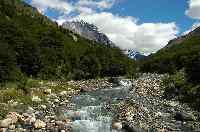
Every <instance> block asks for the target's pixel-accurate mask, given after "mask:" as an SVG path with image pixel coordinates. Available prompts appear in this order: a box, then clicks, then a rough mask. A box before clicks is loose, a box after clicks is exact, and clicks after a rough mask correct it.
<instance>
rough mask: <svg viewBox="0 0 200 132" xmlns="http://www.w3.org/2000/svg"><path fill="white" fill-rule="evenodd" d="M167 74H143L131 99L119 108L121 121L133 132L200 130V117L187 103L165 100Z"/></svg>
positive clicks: (132, 91) (186, 131) (133, 90)
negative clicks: (164, 86)
mask: <svg viewBox="0 0 200 132" xmlns="http://www.w3.org/2000/svg"><path fill="white" fill-rule="evenodd" d="M164 78H165V75H157V74H143V75H141V76H140V77H139V78H138V79H136V80H134V82H133V83H134V85H135V86H134V88H133V89H132V90H131V91H130V94H129V99H128V100H125V101H122V102H121V103H120V105H119V106H118V111H119V114H118V116H117V119H118V120H121V121H122V122H123V123H124V128H125V129H126V130H130V131H153V132H169V131H181V132H193V131H199V130H200V114H199V112H197V111H195V110H193V109H191V108H190V107H189V106H188V105H187V104H182V103H180V102H179V101H177V100H166V99H164V98H163V96H164V95H163V94H164V89H163V84H162V80H163V79H164Z"/></svg>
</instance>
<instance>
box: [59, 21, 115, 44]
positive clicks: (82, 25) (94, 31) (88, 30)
mask: <svg viewBox="0 0 200 132" xmlns="http://www.w3.org/2000/svg"><path fill="white" fill-rule="evenodd" d="M63 27H64V28H66V29H68V30H70V31H72V32H74V33H76V34H79V35H81V36H83V37H84V38H86V39H89V40H93V41H96V42H98V43H101V44H105V45H110V46H111V45H113V43H112V42H111V41H110V40H109V38H108V37H107V36H106V35H105V34H103V33H100V32H99V31H98V28H97V27H96V26H95V25H93V24H89V23H87V22H84V21H80V22H79V21H77V22H75V21H73V22H65V23H64V24H63ZM73 39H74V37H73ZM74 41H77V40H76V39H74Z"/></svg>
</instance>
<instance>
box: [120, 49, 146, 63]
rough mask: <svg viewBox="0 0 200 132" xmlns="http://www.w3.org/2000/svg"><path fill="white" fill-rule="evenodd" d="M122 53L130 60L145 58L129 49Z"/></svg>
mask: <svg viewBox="0 0 200 132" xmlns="http://www.w3.org/2000/svg"><path fill="white" fill-rule="evenodd" d="M124 53H125V54H126V55H128V57H129V58H131V59H134V60H136V61H137V60H142V59H144V58H146V56H145V55H143V54H141V53H140V52H138V51H135V50H131V49H128V50H124Z"/></svg>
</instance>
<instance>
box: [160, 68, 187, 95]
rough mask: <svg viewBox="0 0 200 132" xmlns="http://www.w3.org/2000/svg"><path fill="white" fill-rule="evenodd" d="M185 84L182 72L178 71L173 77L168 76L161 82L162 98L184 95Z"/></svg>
mask: <svg viewBox="0 0 200 132" xmlns="http://www.w3.org/2000/svg"><path fill="white" fill-rule="evenodd" d="M185 84H186V78H185V72H184V70H181V71H178V72H176V73H175V74H173V75H170V76H168V77H167V78H166V79H164V80H163V85H164V90H165V92H164V96H165V97H166V98H168V99H170V98H174V97H176V96H177V97H178V96H179V95H181V94H184V92H185V90H184V87H185Z"/></svg>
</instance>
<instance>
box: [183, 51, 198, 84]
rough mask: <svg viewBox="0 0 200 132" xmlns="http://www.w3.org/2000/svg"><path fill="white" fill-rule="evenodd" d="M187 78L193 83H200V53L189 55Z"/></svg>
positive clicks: (186, 67)
mask: <svg viewBox="0 0 200 132" xmlns="http://www.w3.org/2000/svg"><path fill="white" fill-rule="evenodd" d="M185 69H186V75H187V79H188V81H189V82H191V83H195V84H199V83H200V53H197V54H195V55H193V56H190V57H188V59H187V63H186V66H185Z"/></svg>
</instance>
